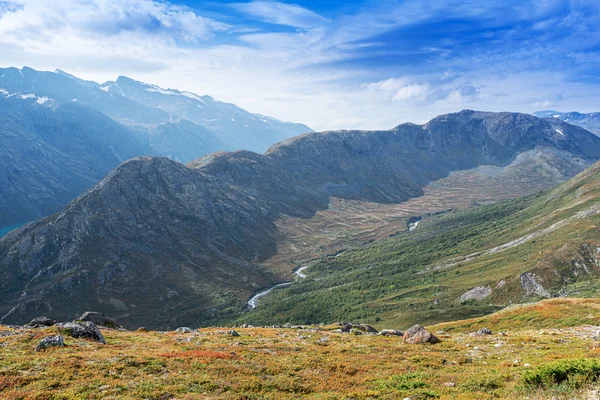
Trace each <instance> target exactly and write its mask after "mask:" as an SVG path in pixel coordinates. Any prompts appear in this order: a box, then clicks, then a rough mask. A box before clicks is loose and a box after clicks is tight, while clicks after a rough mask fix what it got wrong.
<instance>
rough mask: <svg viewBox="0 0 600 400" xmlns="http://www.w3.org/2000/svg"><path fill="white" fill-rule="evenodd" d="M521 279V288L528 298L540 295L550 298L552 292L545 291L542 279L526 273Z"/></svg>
mask: <svg viewBox="0 0 600 400" xmlns="http://www.w3.org/2000/svg"><path fill="white" fill-rule="evenodd" d="M519 279H520V280H521V287H522V288H523V290H524V291H525V294H526V295H527V296H531V295H538V296H541V297H550V292H548V291H547V290H546V289H544V287H543V286H542V284H541V282H542V279H541V278H540V277H539V276H537V275H536V274H534V273H531V272H525V273H524V274H521V276H520V277H519Z"/></svg>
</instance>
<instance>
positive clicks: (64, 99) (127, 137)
mask: <svg viewBox="0 0 600 400" xmlns="http://www.w3.org/2000/svg"><path fill="white" fill-rule="evenodd" d="M117 81H118V83H107V84H104V85H100V84H98V83H95V82H91V81H84V80H81V79H79V78H77V77H75V76H73V75H70V74H68V73H65V72H63V71H60V70H57V71H56V72H43V71H36V70H34V69H31V68H27V67H24V68H22V69H17V68H0V102H1V104H2V110H1V111H0V148H1V149H0V154H2V155H3V156H4V157H3V159H2V161H0V176H2V177H3V179H4V182H5V185H4V186H3V188H5V191H4V192H3V195H4V196H3V199H0V227H3V226H7V225H13V224H15V223H20V222H24V221H30V220H32V219H35V218H40V217H42V216H46V215H49V214H51V213H53V212H56V211H58V210H60V208H62V207H64V206H65V205H66V204H67V203H68V202H69V201H71V200H72V199H74V198H75V197H76V196H78V195H79V194H81V193H82V192H83V191H84V190H86V189H88V188H89V187H91V186H92V185H93V184H95V183H97V182H98V180H99V179H101V178H102V177H103V176H105V175H106V174H107V173H108V172H109V171H110V170H111V169H113V168H115V167H116V166H117V165H118V164H119V163H121V162H123V161H124V160H126V159H129V158H133V157H138V156H153V155H156V156H165V157H168V158H171V159H173V160H177V161H180V162H187V161H190V160H193V159H196V158H198V157H200V156H202V155H204V154H208V153H212V152H215V151H219V150H233V149H240V148H248V149H255V150H261V151H264V150H266V149H267V147H268V146H269V145H271V144H273V143H275V142H277V141H278V140H282V139H285V138H287V137H289V136H292V135H294V134H298V133H305V132H308V131H310V129H309V128H308V127H306V126H304V125H299V124H291V123H284V122H277V121H275V120H273V119H270V118H268V117H262V116H258V115H253V114H250V113H248V112H246V111H244V110H242V109H240V108H238V107H236V106H234V105H232V104H225V103H221V102H218V101H216V100H214V99H212V98H211V97H209V96H204V97H199V96H196V95H193V94H191V93H187V92H175V91H167V90H163V89H160V88H158V87H156V86H150V85H145V84H142V83H139V82H136V81H133V80H131V79H128V78H124V77H121V78H119V79H118V80H117ZM119 84H121V85H122V88H121V87H120V86H119ZM136 88H137V89H139V91H141V92H142V94H143V95H139V94H135V93H136V92H135V90H136ZM146 89H149V90H152V91H148V90H146ZM136 100H139V101H136ZM234 119H235V120H236V121H237V122H236V123H235V124H234V122H233V120H234ZM205 120H206V121H205ZM194 121H196V122H199V123H195V122H194ZM219 121H221V122H219ZM223 121H224V122H223ZM250 121H252V122H250ZM273 121H275V122H273ZM221 139H223V140H221ZM225 139H226V140H227V143H228V144H225V143H224V141H225Z"/></svg>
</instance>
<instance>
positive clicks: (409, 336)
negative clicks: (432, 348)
mask: <svg viewBox="0 0 600 400" xmlns="http://www.w3.org/2000/svg"><path fill="white" fill-rule="evenodd" d="M440 341H441V340H440V339H438V338H437V336H435V335H434V334H432V333H430V332H429V331H428V330H427V329H425V328H423V327H422V326H421V325H414V326H412V327H411V328H409V329H408V330H407V331H406V332H404V339H403V342H404V343H409V344H418V343H439V342H440Z"/></svg>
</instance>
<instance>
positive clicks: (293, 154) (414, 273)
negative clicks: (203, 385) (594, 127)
mask: <svg viewBox="0 0 600 400" xmlns="http://www.w3.org/2000/svg"><path fill="white" fill-rule="evenodd" d="M558 128H560V130H561V132H563V134H560V135H559V134H558V133H557V129H558ZM597 154H600V138H598V137H596V136H595V135H593V134H591V133H590V132H587V131H585V130H583V129H581V128H577V127H574V126H571V125H568V124H565V123H563V122H560V121H558V120H545V119H538V118H535V117H532V116H528V115H525V114H512V113H483V112H474V111H469V110H466V111H463V112H460V113H455V114H449V115H443V116H440V117H437V118H435V119H434V120H432V121H430V122H429V123H427V124H425V125H421V126H419V125H414V124H404V125H400V126H398V127H396V128H394V129H393V130H390V131H335V132H322V133H312V134H307V135H302V136H299V137H295V138H292V139H288V140H286V141H283V142H281V143H279V144H277V145H275V146H273V147H271V148H270V149H269V150H268V151H267V152H266V153H265V154H264V155H259V154H256V153H252V152H248V151H237V152H230V153H227V152H218V153H214V154H211V155H207V156H204V157H202V158H200V159H198V160H195V161H193V162H191V163H188V164H187V165H183V164H180V163H177V162H174V161H172V160H168V159H166V158H160V157H142V158H135V159H132V160H129V161H127V162H125V163H123V164H121V165H120V166H119V167H118V168H116V169H115V170H113V171H112V172H111V173H110V174H109V175H108V176H107V177H105V178H104V179H103V180H102V181H101V182H100V183H98V184H97V185H96V186H95V187H93V188H92V189H90V190H88V191H87V192H85V193H84V194H83V195H82V196H80V197H79V198H77V199H76V200H75V201H73V202H72V203H70V204H69V205H68V206H67V207H66V208H65V209H64V210H63V211H62V212H60V213H58V214H55V215H52V216H50V217H47V218H45V219H42V220H38V221H36V222H34V223H33V224H30V225H28V226H27V227H26V228H25V229H21V230H17V231H15V232H14V233H13V234H11V235H9V236H7V237H5V238H4V239H3V240H0V276H1V277H2V282H3V283H2V284H1V286H0V293H2V295H3V296H4V297H5V298H6V299H7V300H6V301H5V302H3V303H2V304H0V311H1V312H2V313H1V314H2V315H5V316H6V318H5V320H4V322H5V323H22V322H23V321H26V320H28V319H30V318H33V316H35V315H39V314H41V313H47V312H50V311H51V312H52V314H53V315H56V316H57V317H60V318H65V319H68V318H69V317H70V316H72V315H74V314H78V313H81V312H83V311H84V310H82V309H81V308H82V307H86V308H88V309H90V308H91V309H96V310H100V311H103V312H106V313H107V314H109V315H113V316H115V317H116V318H118V319H120V320H122V321H124V324H126V326H127V327H129V328H134V327H135V326H136V325H138V326H139V325H142V324H143V325H145V326H147V327H150V328H166V327H174V326H178V325H179V326H180V325H190V324H193V323H195V324H198V325H203V326H207V325H215V324H223V323H232V322H236V323H238V322H239V323H244V322H247V321H254V322H260V323H261V324H267V323H268V322H269V321H280V322H294V323H316V322H328V321H332V320H340V319H346V318H349V319H359V320H365V321H367V322H371V323H373V322H375V321H374V319H376V318H379V320H382V321H392V322H396V321H403V322H409V321H410V322H413V321H416V320H417V319H418V320H420V321H421V322H426V323H433V322H439V321H441V320H450V319H453V318H454V319H456V318H466V317H470V316H475V315H482V314H485V313H489V312H492V311H495V310H498V309H500V308H502V307H504V306H505V305H507V304H508V303H509V302H512V301H517V302H520V301H522V300H524V299H528V298H529V297H531V295H530V294H529V293H528V292H526V291H525V290H524V289H523V288H521V286H520V285H519V284H518V283H517V282H515V279H517V280H518V279H519V278H518V276H519V274H523V273H525V272H528V271H526V270H525V271H521V272H520V273H516V271H513V270H510V271H509V270H507V271H506V274H505V275H504V276H502V277H498V279H497V280H496V281H495V282H494V285H495V284H497V283H498V282H499V280H500V279H503V278H506V280H507V282H509V283H510V284H507V286H506V289H505V290H506V291H508V289H509V288H510V289H511V290H510V295H508V294H507V295H506V296H505V295H499V296H495V295H492V296H491V297H490V300H494V301H493V302H488V301H487V300H486V301H483V302H466V303H464V304H463V303H462V302H459V301H458V300H457V299H458V298H459V297H460V296H462V295H463V294H464V293H465V292H467V291H468V290H470V289H472V288H474V287H477V286H483V287H484V288H485V289H484V292H487V291H488V289H487V285H491V283H490V280H491V279H492V276H493V277H494V278H493V279H495V277H496V276H497V274H498V273H499V272H498V271H499V270H498V269H493V272H494V273H493V274H490V273H488V271H487V270H485V269H483V270H482V272H481V274H480V275H477V274H474V273H473V272H472V271H470V267H469V268H464V269H461V270H460V271H455V270H458V268H454V269H451V268H448V270H450V269H451V270H452V271H446V270H444V271H438V270H437V269H434V270H433V272H429V268H431V266H432V265H437V264H440V263H445V262H447V261H446V260H447V259H449V258H452V257H459V256H461V255H464V256H467V255H468V254H471V253H474V252H475V251H483V252H485V251H486V250H487V249H489V248H491V247H494V246H498V245H501V244H502V243H507V242H510V241H511V240H514V239H515V238H516V237H518V236H516V237H512V236H510V235H507V232H511V233H513V234H515V235H516V234H517V233H518V232H519V226H523V227H524V226H525V225H520V224H516V223H515V222H513V221H518V222H519V223H522V224H527V223H531V221H529V220H528V219H523V218H522V216H520V214H519V212H525V211H522V209H527V208H528V207H533V206H534V205H535V204H537V203H536V200H535V199H536V198H537V197H536V196H538V197H539V195H535V194H534V195H532V193H537V192H538V191H539V190H544V189H548V188H550V187H553V186H554V185H556V184H557V183H560V182H564V181H566V180H567V179H569V178H570V177H572V176H573V175H575V174H577V173H578V172H580V171H581V170H583V169H584V168H586V167H587V166H589V165H591V164H592V163H593V162H594V161H596V160H597ZM523 195H530V197H524V198H519V197H520V196H523ZM531 196H533V197H531ZM514 198H519V199H518V200H513V201H508V202H502V201H501V200H503V199H514ZM498 201H500V202H499V203H498ZM540 201H541V200H540ZM589 201H592V199H590V200H589ZM487 204H490V205H487ZM463 210H464V211H463ZM531 213H532V214H531V215H534V214H535V212H534V211H531ZM419 217H420V218H422V219H421V220H419V224H418V226H417V227H416V229H413V230H411V231H409V222H411V221H415V218H419ZM586 220H587V219H586ZM490 224H491V225H490ZM569 226H570V225H569ZM561 231H562V229H561ZM521 236H522V235H521ZM502 239H504V241H502ZM99 243H102V246H101V250H100V247H99V246H98V245H99ZM528 245H529V243H527V244H526V245H525V246H517V247H516V249H520V248H522V247H527V246H528ZM590 246H591V245H590ZM336 255H338V256H337V257H335V256H336ZM481 258H485V257H481ZM478 260H479V259H478ZM464 264H469V263H468V262H464ZM471 264H474V262H473V263H471ZM469 265H470V264H469ZM301 267H309V268H308V269H303V270H302V273H303V274H304V275H305V276H306V278H298V277H297V278H295V279H294V271H296V270H298V268H301ZM531 268H533V267H531ZM594 271H595V269H594V268H591V269H590V268H589V267H588V270H587V272H586V273H585V274H583V275H581V274H579V275H578V276H575V275H573V274H570V275H569V276H570V277H571V276H572V278H569V279H572V281H573V282H574V283H575V282H577V281H579V280H581V281H582V282H586V281H588V280H589V279H591V278H592V277H593V276H594ZM149 272H150V275H149ZM452 273H454V275H451V274H452ZM532 273H533V272H532ZM526 276H528V275H526ZM450 277H452V279H450ZM524 279H529V278H524ZM544 279H545V278H544ZM561 279H562V278H561ZM290 281H291V282H292V283H291V285H290V286H288V287H279V288H277V290H273V291H270V292H268V294H265V291H266V290H268V289H269V288H271V287H273V286H274V285H278V284H280V283H282V282H290ZM529 281H532V282H533V283H531V285H533V287H537V286H536V285H537V283H536V282H537V281H536V278H533V279H529ZM441 282H444V283H443V284H442V283H441ZM23 285H27V286H28V288H29V289H30V290H27V292H26V295H22V293H23V290H24V289H23ZM468 285H471V286H468ZM552 285H554V284H551V285H550V287H548V288H547V286H548V285H547V284H544V285H542V287H543V290H542V291H540V293H546V291H548V290H549V291H548V293H550V292H552V293H557V291H559V289H561V288H562V286H561V288H559V287H557V286H552ZM146 290H151V291H152V292H153V293H155V294H156V297H155V298H152V299H146V300H144V298H142V297H140V296H138V295H137V294H136V293H141V292H143V291H146ZM507 293H508V292H507ZM59 294H60V295H59ZM258 294H260V296H259V298H260V300H259V301H253V302H252V304H255V305H258V306H257V307H255V308H253V307H250V308H251V310H250V311H248V306H247V302H248V300H249V299H251V298H252V297H253V296H256V295H258ZM62 296H67V298H68V297H70V298H75V297H77V298H79V299H80V300H79V301H78V303H81V304H77V305H76V306H75V308H77V309H74V307H73V304H72V303H71V302H69V301H65V300H60V299H66V298H65V297H62ZM84 299H85V300H84ZM155 299H159V300H160V301H159V302H158V303H157V302H156V301H155ZM393 310H395V311H393Z"/></svg>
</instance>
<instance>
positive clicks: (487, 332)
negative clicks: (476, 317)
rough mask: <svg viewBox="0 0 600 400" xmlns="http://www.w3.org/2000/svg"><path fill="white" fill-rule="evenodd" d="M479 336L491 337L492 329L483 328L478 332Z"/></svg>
mask: <svg viewBox="0 0 600 400" xmlns="http://www.w3.org/2000/svg"><path fill="white" fill-rule="evenodd" d="M477 334H478V335H491V334H492V331H491V330H490V328H482V329H480V330H478V331H477Z"/></svg>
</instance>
